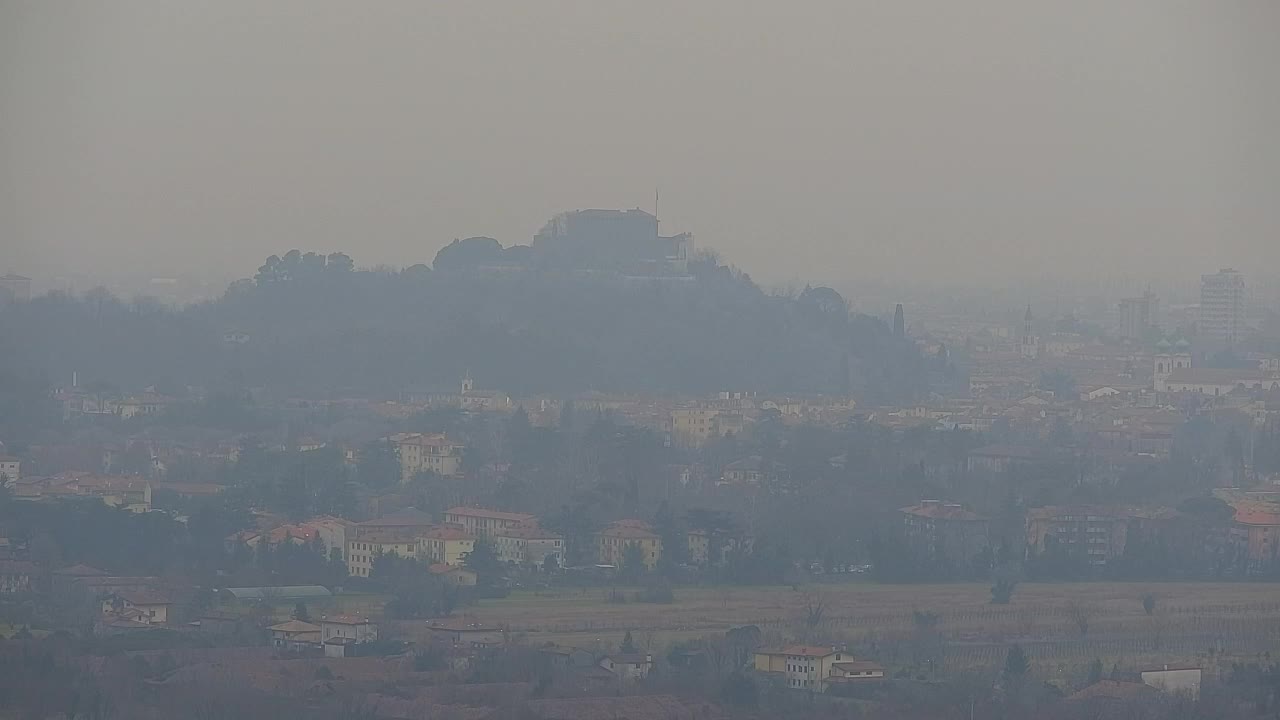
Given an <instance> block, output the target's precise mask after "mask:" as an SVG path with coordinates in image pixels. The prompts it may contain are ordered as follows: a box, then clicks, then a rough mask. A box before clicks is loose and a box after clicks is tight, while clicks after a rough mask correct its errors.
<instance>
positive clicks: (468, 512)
mask: <svg viewBox="0 0 1280 720" xmlns="http://www.w3.org/2000/svg"><path fill="white" fill-rule="evenodd" d="M445 515H461V516H463V517H476V518H486V519H490V520H512V521H515V522H525V521H528V520H533V519H534V518H535V516H534V515H530V514H529V513H518V512H506V511H503V510H490V509H488V508H480V507H468V506H461V507H455V508H449V509H448V510H446V511H445Z"/></svg>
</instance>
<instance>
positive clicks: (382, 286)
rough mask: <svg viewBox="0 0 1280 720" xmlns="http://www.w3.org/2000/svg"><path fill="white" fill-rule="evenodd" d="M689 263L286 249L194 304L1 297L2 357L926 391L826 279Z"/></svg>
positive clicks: (261, 381) (355, 382) (286, 372)
mask: <svg viewBox="0 0 1280 720" xmlns="http://www.w3.org/2000/svg"><path fill="white" fill-rule="evenodd" d="M696 269H697V272H696V274H695V275H693V276H692V277H691V278H687V279H684V280H665V281H656V280H652V281H651V280H645V281H631V280H626V279H623V278H620V277H618V276H611V275H601V276H581V275H574V274H565V273H557V272H550V271H548V272H542V271H521V272H511V273H500V272H499V273H495V272H488V273H486V272H476V271H466V270H458V271H443V270H435V271H433V270H431V269H430V268H428V267H427V266H425V265H415V266H412V267H410V268H407V269H404V270H402V271H392V270H354V269H353V268H352V263H351V259H350V258H349V257H347V256H345V255H342V254H340V253H336V254H334V255H330V256H328V257H326V256H323V255H318V254H315V253H306V254H304V253H299V252H297V251H292V252H290V253H287V254H285V255H284V256H283V257H276V256H272V258H269V259H268V261H267V262H266V263H264V265H263V266H262V267H261V268H260V269H259V272H258V274H257V275H256V277H255V278H254V279H246V280H241V281H237V282H236V283H233V284H232V285H231V286H230V287H229V288H228V290H227V292H226V293H225V295H224V296H223V297H221V298H220V299H218V300H216V301H211V302H206V303H202V304H197V305H192V306H188V307H186V308H184V309H181V310H173V309H168V308H165V307H163V306H161V305H159V304H158V303H156V302H153V301H150V300H146V299H137V300H134V301H132V302H129V301H125V300H121V299H119V298H116V297H113V296H111V295H110V294H108V293H106V292H105V291H100V290H99V291H91V292H89V293H87V294H85V295H84V296H80V297H73V296H69V295H65V294H50V295H46V296H43V297H39V298H36V299H34V300H32V301H31V302H29V303H23V304H17V305H12V306H9V307H7V308H5V309H4V310H3V311H0V333H3V336H4V337H11V338H22V341H21V342H16V343H12V344H10V345H9V350H8V351H7V352H6V353H3V354H2V355H0V370H5V369H8V370H11V371H14V372H17V373H19V374H21V375H22V376H24V377H28V378H36V377H43V378H45V380H46V381H48V382H50V383H52V384H55V385H65V384H69V379H70V378H71V375H72V373H73V372H78V373H79V377H80V378H81V381H82V384H83V383H84V382H86V381H92V380H105V381H109V382H111V383H114V384H116V385H118V386H119V387H124V388H140V387H143V386H147V385H155V386H157V388H160V389H163V388H165V387H170V388H173V387H182V386H184V385H201V386H209V385H217V384H219V383H227V382H234V383H238V384H240V385H241V386H255V387H262V386H265V387H272V388H280V389H285V390H291V391H311V392H314V391H316V390H320V389H325V390H328V389H333V390H335V391H343V390H352V391H375V392H387V393H390V392H395V391H398V390H402V389H404V388H406V387H410V386H422V385H433V386H441V387H450V388H451V387H454V386H455V385H456V384H457V382H458V381H459V379H460V378H461V376H462V375H463V373H464V372H466V371H468V370H469V371H470V372H471V374H472V375H473V376H474V377H475V378H477V383H478V385H479V386H480V387H484V388H490V389H495V390H502V391H506V392H509V393H537V392H548V393H550V392H560V393H567V392H583V391H592V390H596V391H608V392H662V393H668V392H689V393H707V392H713V391H717V390H720V389H724V388H749V389H755V390H766V391H785V392H827V393H833V392H854V393H857V394H858V395H859V396H860V397H862V398H865V399H868V400H873V401H877V400H889V399H895V398H904V397H908V396H911V395H913V394H916V393H919V392H921V391H922V390H923V388H922V384H923V380H922V378H923V373H924V365H923V362H922V360H921V359H920V358H919V356H918V354H917V353H916V352H915V350H914V348H913V347H912V346H911V345H910V344H909V343H907V342H905V341H903V340H901V339H898V338H895V337H893V335H892V333H891V332H890V331H889V329H888V328H887V327H886V326H885V324H884V323H883V322H881V321H879V320H877V319H874V318H871V317H867V316H862V315H850V313H849V312H848V309H847V304H846V303H845V302H844V299H843V298H841V297H840V296H839V294H837V293H835V292H834V291H832V290H830V289H828V288H816V289H810V290H807V291H806V292H805V293H803V294H800V295H799V296H797V297H788V296H778V295H771V294H769V293H766V292H764V291H762V290H761V289H760V288H759V287H758V286H756V285H755V284H754V283H753V282H752V281H751V279H750V278H749V277H748V276H747V275H745V274H743V273H739V272H736V271H733V270H731V269H729V268H727V267H724V266H720V265H718V264H716V263H714V262H708V261H703V262H702V263H701V264H697V265H696Z"/></svg>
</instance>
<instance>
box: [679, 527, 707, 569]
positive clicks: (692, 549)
mask: <svg viewBox="0 0 1280 720" xmlns="http://www.w3.org/2000/svg"><path fill="white" fill-rule="evenodd" d="M685 541H686V542H687V544H688V548H689V564H690V565H694V566H696V567H706V566H707V564H708V563H709V562H711V533H709V532H707V531H706V530H690V531H689V532H688V533H686V534H685Z"/></svg>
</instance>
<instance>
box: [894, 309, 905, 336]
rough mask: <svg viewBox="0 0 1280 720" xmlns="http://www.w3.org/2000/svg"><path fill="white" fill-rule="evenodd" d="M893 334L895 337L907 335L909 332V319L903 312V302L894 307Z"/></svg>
mask: <svg viewBox="0 0 1280 720" xmlns="http://www.w3.org/2000/svg"><path fill="white" fill-rule="evenodd" d="M893 334H894V336H895V337H905V336H906V334H907V319H906V317H905V316H904V315H903V313H902V303H898V306H897V307H895V308H894V309H893Z"/></svg>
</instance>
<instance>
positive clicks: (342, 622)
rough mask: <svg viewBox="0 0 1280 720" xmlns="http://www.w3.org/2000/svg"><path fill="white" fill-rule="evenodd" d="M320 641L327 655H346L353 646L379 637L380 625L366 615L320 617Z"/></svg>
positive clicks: (318, 622) (318, 623)
mask: <svg viewBox="0 0 1280 720" xmlns="http://www.w3.org/2000/svg"><path fill="white" fill-rule="evenodd" d="M316 624H317V625H319V626H320V642H321V643H322V644H323V645H324V654H325V657H346V656H347V655H349V654H351V653H350V651H351V646H352V645H359V644H362V643H368V642H373V641H375V640H377V639H378V626H377V624H375V623H374V622H373V621H372V620H370V619H369V618H366V617H358V616H355V615H333V616H326V617H322V618H320V620H318V621H317V622H316Z"/></svg>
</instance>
